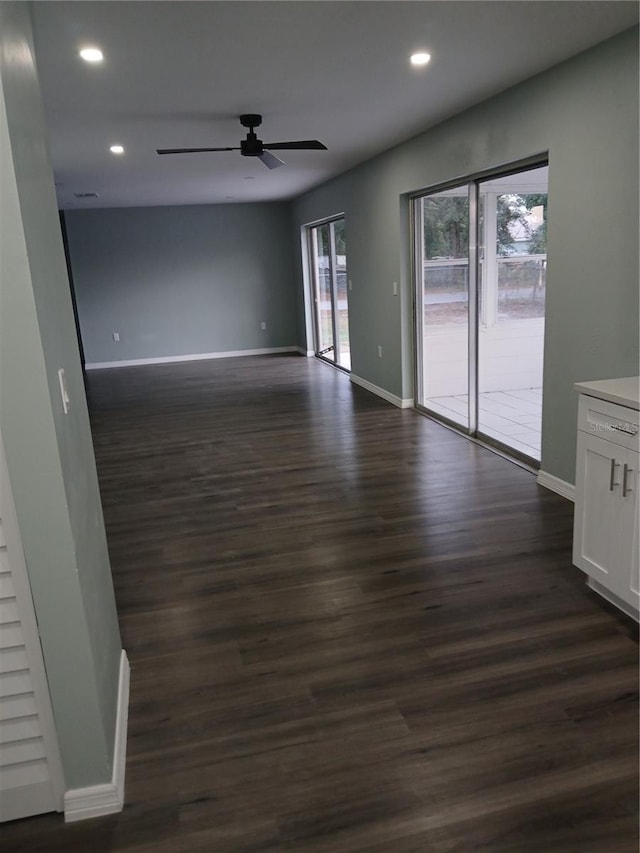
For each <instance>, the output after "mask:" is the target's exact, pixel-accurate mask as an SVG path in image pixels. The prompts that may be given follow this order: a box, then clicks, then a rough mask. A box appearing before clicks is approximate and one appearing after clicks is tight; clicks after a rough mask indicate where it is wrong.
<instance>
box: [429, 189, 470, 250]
mask: <svg viewBox="0 0 640 853" xmlns="http://www.w3.org/2000/svg"><path fill="white" fill-rule="evenodd" d="M424 245H425V250H426V257H427V258H428V259H432V258H465V257H466V256H467V254H468V250H469V200H468V198H467V196H428V197H427V198H425V199H424Z"/></svg>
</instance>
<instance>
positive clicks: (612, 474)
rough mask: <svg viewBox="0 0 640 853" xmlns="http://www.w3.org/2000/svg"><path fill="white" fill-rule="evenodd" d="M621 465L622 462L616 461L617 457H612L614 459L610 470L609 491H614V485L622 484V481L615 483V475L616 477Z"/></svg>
mask: <svg viewBox="0 0 640 853" xmlns="http://www.w3.org/2000/svg"><path fill="white" fill-rule="evenodd" d="M619 467H620V463H619V462H616V460H615V459H612V460H611V471H610V473H609V491H610V492H612V491H613V487H614V486H619V485H620V483H614V480H615V477H616V468H619ZM625 468H626V465H625Z"/></svg>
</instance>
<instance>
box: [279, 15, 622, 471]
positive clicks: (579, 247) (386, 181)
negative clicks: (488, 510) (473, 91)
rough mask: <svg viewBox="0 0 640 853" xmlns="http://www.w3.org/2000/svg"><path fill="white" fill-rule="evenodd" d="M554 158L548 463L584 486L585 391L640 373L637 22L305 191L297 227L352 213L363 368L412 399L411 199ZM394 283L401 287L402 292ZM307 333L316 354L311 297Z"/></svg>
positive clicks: (356, 341) (355, 357) (354, 329)
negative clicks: (580, 435) (579, 455)
mask: <svg viewBox="0 0 640 853" xmlns="http://www.w3.org/2000/svg"><path fill="white" fill-rule="evenodd" d="M545 152H548V156H549V233H548V257H549V265H548V277H547V308H546V316H547V321H546V336H545V373H544V401H543V448H542V469H543V470H544V471H546V472H547V473H550V474H553V475H555V476H556V477H559V478H560V479H562V480H565V481H567V482H570V483H573V482H574V477H575V431H576V412H577V398H576V394H575V392H574V391H573V383H574V382H576V381H580V380H588V379H604V378H612V377H616V376H630V375H637V373H638V293H639V290H638V30H637V28H634V29H633V30H630V31H627V32H626V33H623V34H621V35H620V36H617V37H615V38H613V39H611V40H609V41H607V42H604V43H602V44H601V45H598V46H597V47H595V48H593V49H591V50H589V51H587V52H585V53H583V54H580V55H579V56H577V57H574V58H573V59H571V60H568V61H567V62H564V63H562V64H561V65H558V66H556V67H554V68H552V69H550V70H549V71H547V72H545V73H543V74H540V75H538V76H536V77H534V78H532V79H530V80H528V81H526V82H525V83H523V84H521V85H519V86H516V87H514V88H512V89H509V90H507V91H505V92H503V93H502V94H500V95H498V96H497V97H494V98H492V99H490V100H487V101H485V102H483V103H482V104H479V105H478V106H476V107H474V108H473V109H470V110H467V111H465V112H464V113H461V114H460V115H458V116H456V117H454V118H452V119H450V120H449V121H447V122H445V123H443V124H441V125H439V126H437V127H434V128H432V129H430V130H428V131H427V132H425V133H424V134H422V135H420V136H418V137H416V138H414V139H412V140H410V141H408V142H406V143H404V144H402V145H399V146H397V147H396V148H393V149H391V150H390V151H388V152H386V153H384V154H382V155H380V156H379V157H376V158H375V159H372V160H370V161H368V162H366V163H364V164H362V165H361V166H359V167H357V168H355V169H353V170H352V171H350V172H349V173H347V174H345V175H343V176H341V177H339V178H337V179H335V180H333V181H331V182H329V183H327V184H325V185H323V186H321V187H319V188H317V189H315V190H313V191H311V192H309V193H306V194H305V195H303V196H302V197H300V198H299V199H298V200H296V201H295V203H294V229H295V233H296V234H297V232H298V231H299V229H300V227H301V226H302V225H303V224H305V223H308V222H312V221H315V220H318V219H321V218H322V217H325V216H330V215H332V214H334V213H336V212H339V211H344V212H345V214H346V228H347V246H348V248H347V252H348V255H347V259H348V267H349V277H350V278H351V280H352V282H353V291H352V292H351V293H350V294H349V310H350V326H351V342H352V365H353V372H354V373H355V374H356V375H358V376H360V377H362V378H364V379H366V380H368V381H369V382H372V383H374V384H376V385H378V386H380V387H382V388H384V389H385V390H387V391H389V392H391V393H392V394H395V395H397V396H398V397H403V398H407V397H412V396H413V383H412V372H413V371H412V365H413V332H412V320H411V312H412V308H411V305H412V296H411V286H410V282H409V267H410V265H409V260H408V244H409V236H408V226H407V216H406V211H407V202H406V198H403V196H404V194H407V193H411V192H415V191H417V190H420V189H423V188H428V187H430V186H434V185H437V184H438V183H442V182H445V181H450V180H452V179H455V178H458V177H465V176H469V175H473V174H475V173H479V172H482V171H484V170H487V169H491V168H495V167H498V166H502V165H504V164H508V163H511V162H515V161H517V160H520V159H523V158H526V157H530V156H533V155H536V154H540V153H545ZM298 279H299V281H301V280H302V270H301V268H300V266H299V267H298ZM393 281H400V282H401V287H402V290H401V293H400V294H399V296H397V297H394V296H393V293H392V283H393ZM298 334H299V335H300V338H299V344H300V346H305V337H304V336H305V321H304V314H303V303H302V296H300V298H299V301H298ZM379 344H381V345H382V346H383V353H384V357H383V358H382V359H379V358H378V357H377V346H378V345H379ZM310 348H311V347H310Z"/></svg>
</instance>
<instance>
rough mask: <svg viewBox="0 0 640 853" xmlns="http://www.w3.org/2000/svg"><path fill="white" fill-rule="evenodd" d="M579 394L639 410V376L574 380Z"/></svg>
mask: <svg viewBox="0 0 640 853" xmlns="http://www.w3.org/2000/svg"><path fill="white" fill-rule="evenodd" d="M573 387H574V388H575V389H576V391H578V392H579V393H580V394H588V395H589V397H597V398H598V399H599V400H608V401H609V402H610V403H617V404H618V405H619V406H628V407H629V408H630V409H637V410H640V377H638V376H626V377H624V378H623V379H598V380H596V381H595V382H576V383H575V385H574V386H573Z"/></svg>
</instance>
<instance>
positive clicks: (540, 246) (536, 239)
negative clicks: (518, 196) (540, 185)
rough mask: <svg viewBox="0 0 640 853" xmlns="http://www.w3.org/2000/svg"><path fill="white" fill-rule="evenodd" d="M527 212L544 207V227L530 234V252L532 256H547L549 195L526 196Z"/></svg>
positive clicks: (541, 226)
mask: <svg viewBox="0 0 640 853" xmlns="http://www.w3.org/2000/svg"><path fill="white" fill-rule="evenodd" d="M524 203H525V205H526V207H527V210H532V209H533V208H534V207H542V217H543V218H542V225H540V226H539V227H538V228H536V229H535V231H531V232H530V243H529V252H530V254H532V255H545V254H546V253H547V211H548V205H547V194H546V193H529V195H525V196H524Z"/></svg>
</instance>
